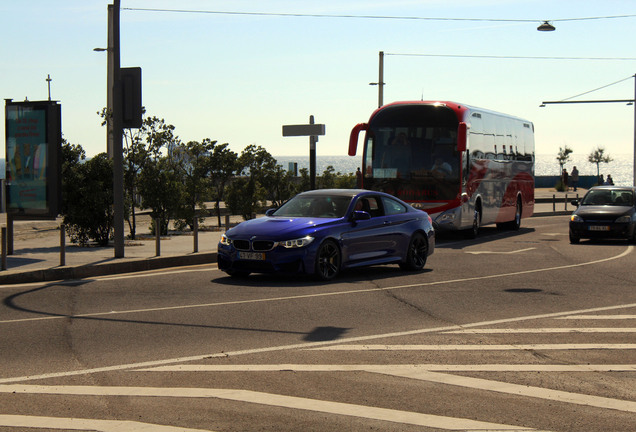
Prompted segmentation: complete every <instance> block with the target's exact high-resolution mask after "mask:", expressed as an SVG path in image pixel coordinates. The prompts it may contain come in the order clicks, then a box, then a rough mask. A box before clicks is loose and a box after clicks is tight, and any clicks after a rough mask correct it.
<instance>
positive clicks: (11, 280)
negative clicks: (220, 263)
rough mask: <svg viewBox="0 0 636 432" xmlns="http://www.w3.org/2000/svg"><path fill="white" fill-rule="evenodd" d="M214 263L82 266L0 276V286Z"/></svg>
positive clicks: (165, 260)
mask: <svg viewBox="0 0 636 432" xmlns="http://www.w3.org/2000/svg"><path fill="white" fill-rule="evenodd" d="M214 262H216V252H204V253H195V254H190V255H180V256H171V257H153V258H144V259H138V260H129V261H122V262H112V263H104V264H85V265H81V266H74V267H53V268H48V269H42V270H32V271H28V272H22V273H12V274H6V275H0V285H15V284H22V283H34V282H35V283H37V282H51V281H59V280H68V279H86V278H90V277H95V276H106V275H114V274H121V273H135V272H143V271H149V270H157V269H161V268H167V267H183V266H189V265H198V264H210V263H214Z"/></svg>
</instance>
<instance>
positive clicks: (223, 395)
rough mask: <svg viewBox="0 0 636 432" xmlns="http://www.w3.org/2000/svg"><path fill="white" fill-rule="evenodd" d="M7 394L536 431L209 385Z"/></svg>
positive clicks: (31, 388) (20, 388)
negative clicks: (168, 400) (216, 402)
mask: <svg viewBox="0 0 636 432" xmlns="http://www.w3.org/2000/svg"><path fill="white" fill-rule="evenodd" d="M0 392H3V393H21V394H57V395H81V396H128V397H130V396H133V397H173V398H174V397H176V398H216V399H225V400H233V401H238V402H248V403H254V404H260V405H268V406H274V407H284V408H291V409H302V410H306V411H315V412H322V413H328V414H335V415H345V416H352V417H360V418H365V419H373V420H382V421H388V422H392V423H401V424H411V425H417V426H424V427H429V428H436V429H444V430H462V431H466V430H470V431H508V430H511V431H534V430H535V429H532V428H527V427H521V426H512V425H505V424H499V423H489V422H482V421H477V420H469V419H462V418H454V417H445V416H439V415H432V414H421V413H415V412H409V411H400V410H393V409H387V408H376V407H369V406H364V405H356V404H347V403H340V402H329V401H321V400H317V399H307V398H301V397H294V396H283V395H277V394H272V393H262V392H255V391H249V390H236V389H206V388H174V387H173V388H157V387H99V386H37V385H5V386H0Z"/></svg>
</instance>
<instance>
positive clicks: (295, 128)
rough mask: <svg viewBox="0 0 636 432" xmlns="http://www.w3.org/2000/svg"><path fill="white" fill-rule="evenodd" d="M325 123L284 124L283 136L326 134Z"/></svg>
mask: <svg viewBox="0 0 636 432" xmlns="http://www.w3.org/2000/svg"><path fill="white" fill-rule="evenodd" d="M324 134H325V125H324V124H304V125H284V126H283V136H315V135H324Z"/></svg>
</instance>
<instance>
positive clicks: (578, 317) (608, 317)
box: [555, 315, 636, 320]
mask: <svg viewBox="0 0 636 432" xmlns="http://www.w3.org/2000/svg"><path fill="white" fill-rule="evenodd" d="M555 319H562V320H567V319H570V320H627V319H636V315H570V316H566V317H559V318H555Z"/></svg>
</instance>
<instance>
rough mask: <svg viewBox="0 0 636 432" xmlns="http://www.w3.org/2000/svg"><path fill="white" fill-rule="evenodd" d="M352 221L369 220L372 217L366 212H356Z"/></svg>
mask: <svg viewBox="0 0 636 432" xmlns="http://www.w3.org/2000/svg"><path fill="white" fill-rule="evenodd" d="M351 219H352V220H353V221H361V220H369V219H371V215H370V214H369V213H367V212H365V211H354V212H353V215H352V216H351Z"/></svg>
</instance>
